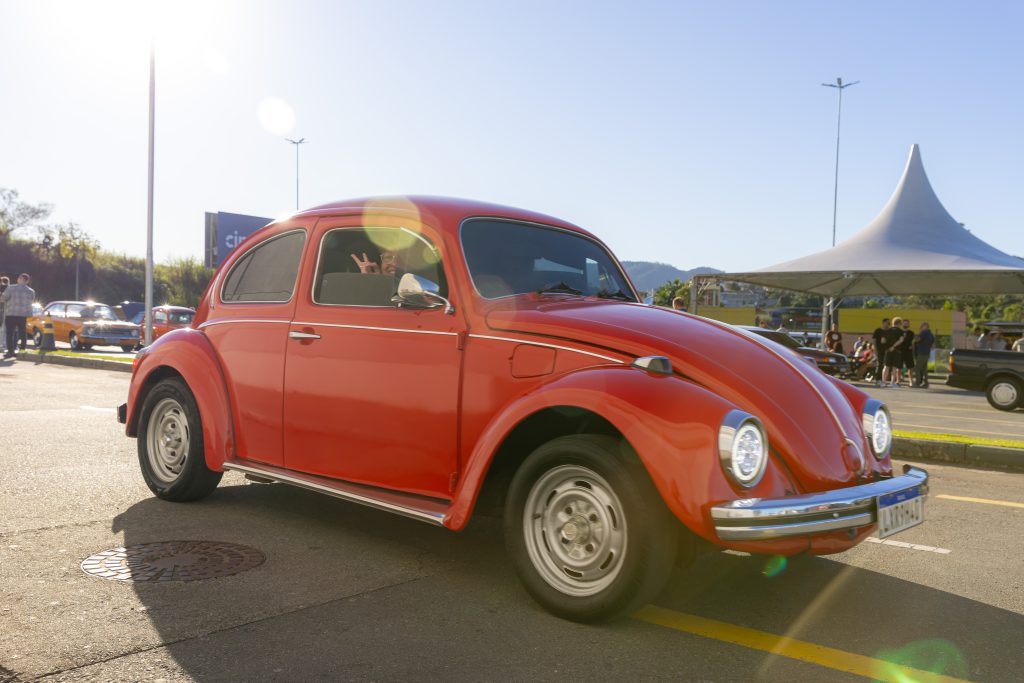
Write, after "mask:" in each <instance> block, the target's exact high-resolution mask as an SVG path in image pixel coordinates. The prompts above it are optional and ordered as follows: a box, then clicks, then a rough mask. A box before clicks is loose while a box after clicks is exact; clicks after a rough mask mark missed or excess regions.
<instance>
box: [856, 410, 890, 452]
mask: <svg viewBox="0 0 1024 683" xmlns="http://www.w3.org/2000/svg"><path fill="white" fill-rule="evenodd" d="M862 420H863V424H864V436H866V437H867V438H868V442H869V443H870V444H871V452H872V453H874V454H875V457H876V458H884V457H885V456H886V455H888V453H889V448H891V447H892V418H891V417H890V416H889V409H888V408H886V407H885V404H883V403H882V402H881V401H877V400H875V399H871V400H870V401H868V402H867V404H866V405H865V406H864V414H863V417H862Z"/></svg>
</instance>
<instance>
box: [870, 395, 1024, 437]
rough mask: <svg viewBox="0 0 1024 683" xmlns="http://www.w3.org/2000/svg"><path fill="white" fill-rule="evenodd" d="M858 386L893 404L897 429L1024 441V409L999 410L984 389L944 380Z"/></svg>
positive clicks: (889, 404) (888, 403) (890, 405)
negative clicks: (924, 386) (912, 384)
mask: <svg viewBox="0 0 1024 683" xmlns="http://www.w3.org/2000/svg"><path fill="white" fill-rule="evenodd" d="M856 386H858V387H860V388H861V389H863V390H864V391H866V392H868V393H869V394H871V396H873V397H874V398H877V399H878V400H880V401H884V402H885V403H886V404H887V405H888V406H889V409H890V410H891V411H892V419H893V424H894V426H895V427H896V429H901V430H905V431H911V432H933V433H939V434H962V435H964V436H973V437H988V438H993V439H1016V440H1024V409H1021V410H1014V411H1012V412H1007V411H1003V410H996V409H995V408H993V407H992V406H990V405H989V404H988V401H987V400H986V399H985V394H984V393H982V392H980V391H967V390H965V389H957V388H955V387H950V386H946V385H945V384H942V383H941V380H940V381H939V382H936V381H933V382H932V383H931V386H929V387H928V388H927V389H911V388H909V387H905V386H904V387H898V388H891V387H890V388H884V389H882V388H879V387H876V386H874V385H873V384H870V385H869V384H862V383H858V384H857V385H856Z"/></svg>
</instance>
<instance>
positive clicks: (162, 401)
mask: <svg viewBox="0 0 1024 683" xmlns="http://www.w3.org/2000/svg"><path fill="white" fill-rule="evenodd" d="M138 451H139V465H140V467H141V468H142V477H143V478H144V479H145V480H146V485H147V486H149V489H150V491H152V492H153V493H154V494H156V496H157V497H158V498H163V499H164V500H173V501H177V502H184V501H189V500H198V499H200V498H204V497H206V496H208V495H209V494H210V493H212V492H213V490H214V489H215V488H217V484H219V483H220V479H221V477H222V476H223V472H214V471H213V470H211V469H210V468H208V467H207V466H206V456H205V452H204V448H203V425H202V421H201V420H200V417H199V408H198V406H197V405H196V401H195V398H194V397H193V396H192V392H191V391H190V390H189V388H188V386H187V385H186V384H185V383H184V382H183V381H182V380H180V379H178V378H168V379H165V380H163V381H161V382H160V383H159V384H157V385H156V386H155V387H153V389H152V391H150V392H149V395H148V396H146V400H145V402H144V403H143V404H142V416H141V419H140V420H139V435H138Z"/></svg>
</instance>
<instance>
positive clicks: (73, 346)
mask: <svg viewBox="0 0 1024 683" xmlns="http://www.w3.org/2000/svg"><path fill="white" fill-rule="evenodd" d="M68 344H70V345H71V349H72V350H77V349H78V335H76V334H75V333H74V332H72V333H71V336H70V337H68Z"/></svg>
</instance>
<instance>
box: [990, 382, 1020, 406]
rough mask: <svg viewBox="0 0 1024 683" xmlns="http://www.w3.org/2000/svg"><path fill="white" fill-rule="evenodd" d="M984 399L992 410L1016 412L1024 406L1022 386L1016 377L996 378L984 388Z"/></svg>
mask: <svg viewBox="0 0 1024 683" xmlns="http://www.w3.org/2000/svg"><path fill="white" fill-rule="evenodd" d="M985 398H987V399H988V403H989V405H990V406H992V407H993V408H998V409H999V410H1016V409H1017V408H1019V407H1020V406H1021V405H1024V385H1022V383H1021V381H1020V380H1019V379H1017V378H1016V377H1011V376H1009V375H1004V376H1003V377H996V378H995V379H994V380H992V381H991V382H989V383H988V387H986V388H985Z"/></svg>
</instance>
